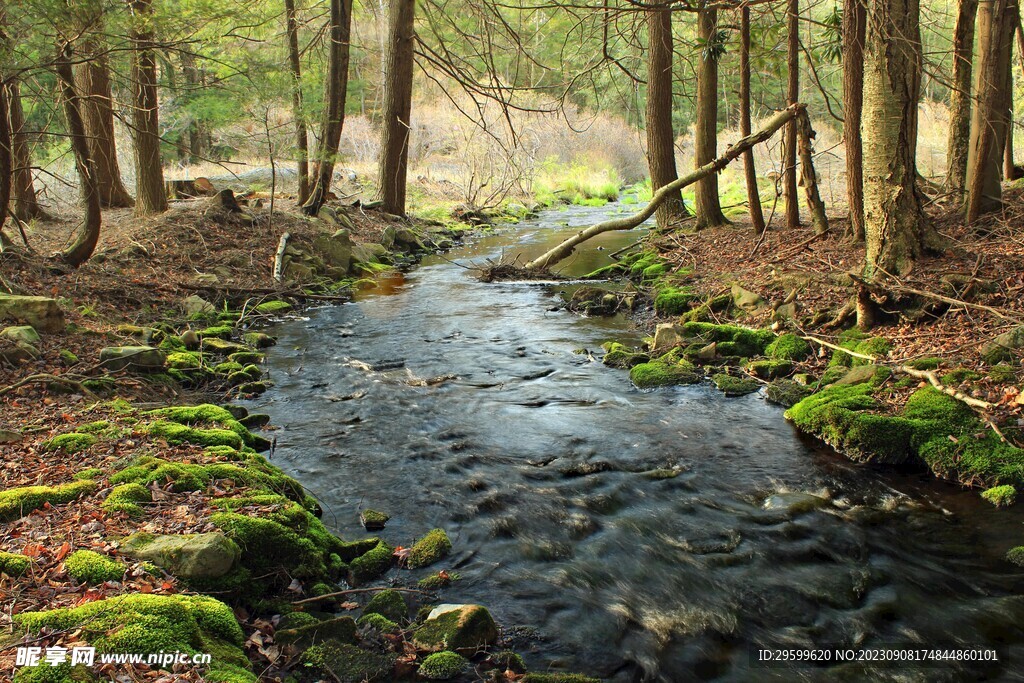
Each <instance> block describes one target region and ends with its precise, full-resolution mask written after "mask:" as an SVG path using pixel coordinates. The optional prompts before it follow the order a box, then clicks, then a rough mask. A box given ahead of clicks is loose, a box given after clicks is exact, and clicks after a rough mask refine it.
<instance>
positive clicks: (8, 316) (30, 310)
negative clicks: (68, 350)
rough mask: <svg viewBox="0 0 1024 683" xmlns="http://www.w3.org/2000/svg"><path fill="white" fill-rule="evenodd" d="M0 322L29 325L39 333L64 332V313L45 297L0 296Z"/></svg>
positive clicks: (54, 301) (55, 302)
mask: <svg viewBox="0 0 1024 683" xmlns="http://www.w3.org/2000/svg"><path fill="white" fill-rule="evenodd" d="M0 320H12V321H16V322H20V323H24V324H26V325H31V326H32V327H34V328H35V329H36V330H39V331H40V332H63V331H64V311H62V310H61V308H60V306H58V305H57V301H56V300H55V299H51V298H49V297H45V296H20V295H16V294H0Z"/></svg>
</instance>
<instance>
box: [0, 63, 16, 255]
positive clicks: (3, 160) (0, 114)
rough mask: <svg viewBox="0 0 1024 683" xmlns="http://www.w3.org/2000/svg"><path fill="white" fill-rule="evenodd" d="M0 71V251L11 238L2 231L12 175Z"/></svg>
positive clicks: (10, 138)
mask: <svg viewBox="0 0 1024 683" xmlns="http://www.w3.org/2000/svg"><path fill="white" fill-rule="evenodd" d="M3 76H4V75H3V73H2V72H0V251H4V250H6V249H7V248H8V247H10V246H11V240H10V239H8V237H7V235H6V234H5V233H4V223H6V222H7V215H8V207H9V206H10V203H11V180H12V178H13V176H14V135H13V134H12V131H11V116H10V106H9V104H8V102H9V100H8V89H7V88H6V87H5V86H4V85H3V82H4V78H3Z"/></svg>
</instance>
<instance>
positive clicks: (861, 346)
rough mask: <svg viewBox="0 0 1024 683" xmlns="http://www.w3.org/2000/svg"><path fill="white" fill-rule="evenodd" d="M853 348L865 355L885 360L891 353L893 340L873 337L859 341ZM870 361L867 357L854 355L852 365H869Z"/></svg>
mask: <svg viewBox="0 0 1024 683" xmlns="http://www.w3.org/2000/svg"><path fill="white" fill-rule="evenodd" d="M853 350H854V351H856V352H857V353H860V354H863V355H865V356H874V357H875V358H876V359H878V360H883V359H884V358H885V357H886V356H887V355H889V351H891V350H892V342H890V341H889V340H888V339H885V338H884V337H871V338H869V339H865V340H863V341H861V342H859V343H858V344H857V346H856V347H854V349H853ZM870 362H871V361H869V360H867V359H866V358H858V357H856V356H852V357H851V359H850V366H851V367H857V366H858V365H867V364H868V363H870Z"/></svg>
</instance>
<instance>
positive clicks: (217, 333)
mask: <svg viewBox="0 0 1024 683" xmlns="http://www.w3.org/2000/svg"><path fill="white" fill-rule="evenodd" d="M234 333H235V328H234V327H232V326H231V325H213V326H211V327H206V328H204V329H202V330H199V331H198V332H196V334H198V335H199V338H200V339H206V338H207V337H216V338H218V339H231V335H233V334H234Z"/></svg>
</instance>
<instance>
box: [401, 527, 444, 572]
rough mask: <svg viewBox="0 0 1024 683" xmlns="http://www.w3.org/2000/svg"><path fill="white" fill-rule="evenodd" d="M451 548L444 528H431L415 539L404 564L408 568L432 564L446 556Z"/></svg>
mask: <svg viewBox="0 0 1024 683" xmlns="http://www.w3.org/2000/svg"><path fill="white" fill-rule="evenodd" d="M451 550H452V542H451V541H450V540H449V539H448V534H446V533H445V531H444V529H431V530H430V531H428V532H427V533H426V535H425V536H423V538H421V539H419V540H418V541H416V542H415V543H414V544H413V546H412V548H411V549H410V550H409V558H408V560H407V561H406V564H407V565H408V567H409V568H410V569H418V568H419V567H426V566H428V565H431V564H434V563H435V562H437V561H438V560H440V559H442V558H444V557H447V555H448V553H450V552H451Z"/></svg>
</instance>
